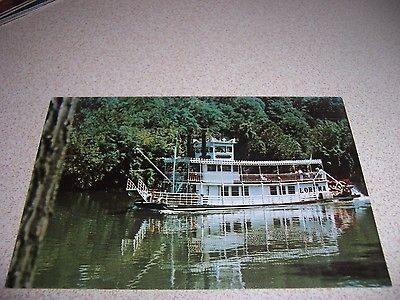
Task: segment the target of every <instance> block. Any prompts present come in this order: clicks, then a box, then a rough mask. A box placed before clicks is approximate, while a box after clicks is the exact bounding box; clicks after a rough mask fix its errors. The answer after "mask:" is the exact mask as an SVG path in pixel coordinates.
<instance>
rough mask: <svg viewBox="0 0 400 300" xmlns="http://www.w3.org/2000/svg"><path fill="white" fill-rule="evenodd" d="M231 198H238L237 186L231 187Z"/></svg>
mask: <svg viewBox="0 0 400 300" xmlns="http://www.w3.org/2000/svg"><path fill="white" fill-rule="evenodd" d="M232 196H239V187H238V186H233V187H232Z"/></svg>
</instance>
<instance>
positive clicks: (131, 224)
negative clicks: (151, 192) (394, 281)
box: [33, 192, 391, 289]
mask: <svg viewBox="0 0 400 300" xmlns="http://www.w3.org/2000/svg"><path fill="white" fill-rule="evenodd" d="M131 206H132V201H131V199H129V198H128V197H127V195H126V194H125V193H119V192H117V193H116V192H91V193H70V192H63V193H60V194H59V196H58V197H57V199H56V203H55V208H54V215H53V217H52V219H51V222H50V224H49V227H48V231H47V233H46V236H45V239H44V241H43V244H42V247H41V251H40V254H39V257H38V260H37V267H36V273H35V278H34V284H33V286H34V287H37V288H106V289H109V288H116V289H222V288H235V289H236V288H292V287H293V288H299V287H345V286H357V287H360V286H366V287H375V286H388V285H389V286H390V285H391V282H390V279H389V275H388V272H387V268H386V264H385V260H384V257H383V254H382V249H381V246H380V243H379V238H378V235H377V231H376V227H375V222H374V218H373V215H372V210H371V206H370V204H369V202H368V201H356V202H354V203H353V202H351V203H336V204H334V203H331V204H325V205H318V204H315V205H314V204H313V205H302V206H296V207H280V208H278V207H275V208H256V209H247V210H234V211H226V212H220V213H213V214H170V215H161V214H157V213H145V212H140V211H135V210H133V209H131V208H130V207H131Z"/></svg>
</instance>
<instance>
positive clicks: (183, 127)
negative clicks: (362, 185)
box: [62, 97, 361, 189]
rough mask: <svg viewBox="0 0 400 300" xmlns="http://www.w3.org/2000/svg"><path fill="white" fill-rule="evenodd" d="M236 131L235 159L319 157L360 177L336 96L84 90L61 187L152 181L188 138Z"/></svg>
mask: <svg viewBox="0 0 400 300" xmlns="http://www.w3.org/2000/svg"><path fill="white" fill-rule="evenodd" d="M211 136H214V137H220V138H222V137H226V138H236V139H238V144H237V145H236V146H235V156H236V158H238V159H254V160H257V159H269V160H272V159H300V158H309V157H310V156H313V157H315V158H317V157H318V158H322V159H323V162H324V164H325V166H326V169H327V170H328V171H330V172H332V173H333V175H339V176H344V177H353V178H356V179H357V180H360V179H361V172H360V167H359V162H358V159H357V155H356V151H355V147H354V142H353V140H352V136H351V132H350V128H349V125H348V123H347V120H346V114H345V111H344V106H343V103H342V101H341V99H340V98H316V97H311V98H293V97H292V98H282V97H280V98H260V97H258V98H257V97H163V98H160V97H136V98H89V99H87V98H85V99H82V100H81V101H80V103H79V106H78V112H77V115H76V117H75V121H74V128H73V130H72V133H71V141H70V145H69V148H68V152H67V159H66V167H65V172H64V175H63V179H62V187H63V188H66V189H93V188H105V187H122V186H124V184H125V182H126V178H128V177H133V178H138V177H141V178H144V179H145V180H146V181H147V182H148V183H149V184H150V185H151V184H152V183H154V184H156V183H157V182H158V181H159V180H158V179H159V174H158V173H157V172H156V171H155V170H154V168H153V167H152V166H151V165H150V164H149V163H148V162H147V161H146V160H145V159H144V158H143V157H142V156H141V155H140V154H139V152H138V151H137V150H136V149H137V148H138V147H139V148H140V149H142V150H143V151H144V152H145V153H146V155H147V156H148V157H149V158H150V159H152V160H153V161H155V162H156V163H157V164H159V165H160V162H159V161H158V159H159V158H161V157H166V156H171V155H172V154H173V149H174V146H175V144H176V143H177V144H178V146H179V147H178V155H181V156H190V155H192V153H193V149H192V148H191V141H192V138H200V137H203V138H207V137H211Z"/></svg>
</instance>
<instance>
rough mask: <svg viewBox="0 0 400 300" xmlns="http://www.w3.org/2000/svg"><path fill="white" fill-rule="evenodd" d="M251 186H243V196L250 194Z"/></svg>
mask: <svg viewBox="0 0 400 300" xmlns="http://www.w3.org/2000/svg"><path fill="white" fill-rule="evenodd" d="M249 195H250V194H249V187H248V186H244V187H243V196H249Z"/></svg>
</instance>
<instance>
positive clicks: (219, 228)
mask: <svg viewBox="0 0 400 300" xmlns="http://www.w3.org/2000/svg"><path fill="white" fill-rule="evenodd" d="M362 212H363V211H362V209H361V210H360V209H357V208H355V207H351V206H350V207H342V206H337V205H334V204H331V205H304V206H298V207H295V208H294V207H286V208H285V207H281V208H257V209H247V210H236V211H229V212H223V213H222V212H221V213H214V214H183V215H165V216H158V217H154V216H148V217H146V218H145V219H143V222H142V225H141V226H140V228H139V230H138V231H137V233H136V234H135V235H134V236H133V237H126V238H124V239H122V242H121V254H122V255H124V256H125V255H127V254H129V255H132V256H134V257H135V256H138V257H140V259H141V260H143V259H147V260H148V263H147V264H146V263H145V262H144V261H142V263H143V264H144V266H143V270H146V269H148V268H149V266H147V265H149V264H151V266H152V265H154V264H155V263H157V266H158V267H159V268H160V269H161V270H166V271H167V272H169V273H170V282H171V288H174V278H175V273H176V272H177V270H178V269H179V270H180V271H181V272H183V273H186V274H188V273H190V274H205V273H207V274H208V275H207V278H214V280H212V281H213V282H212V283H209V284H210V286H211V288H243V287H244V286H245V284H244V281H243V276H242V269H243V268H246V269H248V268H249V266H250V267H251V266H252V265H260V264H266V263H267V264H284V263H285V262H288V261H290V260H298V259H300V258H309V257H317V256H334V255H337V254H339V245H338V237H339V236H340V235H341V234H342V233H343V232H344V231H346V230H347V229H349V228H351V227H352V226H354V225H355V223H356V217H357V216H358V215H359V214H361V213H362ZM146 252H148V255H145V254H144V253H146ZM138 253H139V254H138ZM155 254H157V256H155ZM142 273H143V271H142V272H141V273H140V274H142ZM140 274H139V275H140ZM141 276H143V274H142V275H141ZM208 280H210V279H208ZM139 281H140V277H138V278H137V279H136V280H134V281H132V283H133V285H132V287H134V286H135V284H137V283H138V282H139Z"/></svg>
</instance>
